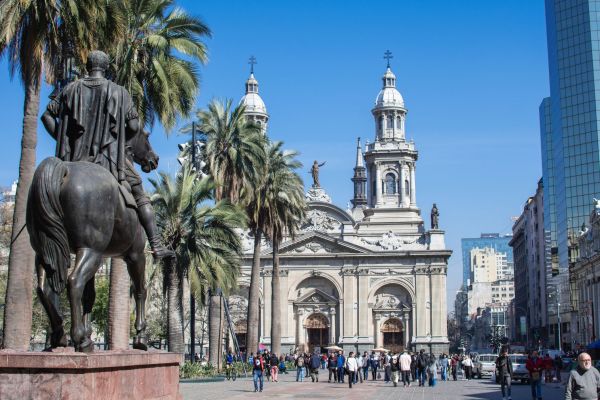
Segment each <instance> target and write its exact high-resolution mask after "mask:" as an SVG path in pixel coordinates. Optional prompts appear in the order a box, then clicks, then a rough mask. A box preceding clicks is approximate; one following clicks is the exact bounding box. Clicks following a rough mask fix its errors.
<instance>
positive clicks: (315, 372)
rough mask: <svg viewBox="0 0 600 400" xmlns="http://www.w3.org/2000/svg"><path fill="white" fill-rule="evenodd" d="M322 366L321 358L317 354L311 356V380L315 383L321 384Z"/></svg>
mask: <svg viewBox="0 0 600 400" xmlns="http://www.w3.org/2000/svg"><path fill="white" fill-rule="evenodd" d="M320 365H321V356H319V355H318V354H317V353H313V355H312V356H310V379H312V381H313V382H314V381H315V380H316V381H317V382H319V366H320Z"/></svg>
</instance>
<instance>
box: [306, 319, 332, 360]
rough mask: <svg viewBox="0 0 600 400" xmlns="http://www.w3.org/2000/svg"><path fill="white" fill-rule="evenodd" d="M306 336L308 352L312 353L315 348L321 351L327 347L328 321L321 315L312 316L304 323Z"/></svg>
mask: <svg viewBox="0 0 600 400" xmlns="http://www.w3.org/2000/svg"><path fill="white" fill-rule="evenodd" d="M304 327H305V328H306V333H307V336H308V351H309V352H311V353H312V352H313V351H314V349H315V347H320V350H321V351H323V350H324V348H325V346H327V345H329V320H328V319H327V317H326V316H325V315H323V314H312V315H311V316H309V317H308V318H307V319H306V322H305V323H304Z"/></svg>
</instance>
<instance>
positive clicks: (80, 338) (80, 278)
mask: <svg viewBox="0 0 600 400" xmlns="http://www.w3.org/2000/svg"><path fill="white" fill-rule="evenodd" d="M101 261H102V254H101V253H100V252H98V251H96V250H92V249H89V248H85V249H78V250H77V256H76V260H75V267H74V268H73V271H72V272H71V274H70V275H69V279H68V282H67V289H68V291H69V302H70V303H71V339H72V340H73V342H74V344H75V350H76V351H82V352H85V353H89V352H92V351H94V343H93V342H92V341H91V339H89V338H88V337H87V336H86V327H85V323H84V318H83V294H84V290H85V287H86V285H87V284H88V282H89V281H90V280H91V279H92V278H93V277H94V275H95V274H96V271H97V270H98V268H99V267H100V262H101Z"/></svg>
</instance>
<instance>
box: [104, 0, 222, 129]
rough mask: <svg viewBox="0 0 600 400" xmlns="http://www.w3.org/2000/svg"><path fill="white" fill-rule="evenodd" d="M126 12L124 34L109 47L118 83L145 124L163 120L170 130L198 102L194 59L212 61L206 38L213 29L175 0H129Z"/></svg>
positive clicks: (123, 11)
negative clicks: (135, 106)
mask: <svg viewBox="0 0 600 400" xmlns="http://www.w3.org/2000/svg"><path fill="white" fill-rule="evenodd" d="M121 15H122V17H121V19H122V20H123V22H124V33H123V35H121V37H120V39H119V40H118V41H117V42H116V43H115V44H114V45H112V46H110V47H109V51H110V55H111V56H112V58H113V59H114V64H113V74H114V78H115V82H117V83H118V84H120V85H123V86H124V87H125V88H126V89H127V91H128V92H129V93H130V94H131V96H132V98H133V101H134V103H135V104H136V105H137V107H138V111H139V115H140V117H141V118H142V120H143V121H144V122H145V123H146V124H149V125H152V124H153V123H154V120H155V118H158V120H159V121H160V123H161V125H162V126H164V127H165V128H166V129H167V130H170V129H171V128H172V127H173V126H174V125H175V122H176V121H177V118H179V117H180V116H188V115H189V113H190V111H191V110H192V108H193V106H194V102H195V99H196V94H197V93H198V91H199V89H200V82H199V73H198V69H197V67H196V64H195V63H194V62H195V61H196V62H200V63H201V64H204V63H206V61H207V60H208V57H207V53H206V47H205V45H204V43H203V42H202V41H201V38H202V37H210V35H211V33H210V29H209V28H208V27H207V26H206V25H205V24H204V23H203V22H202V21H201V20H200V19H199V18H197V17H193V16H191V15H189V14H187V13H186V12H185V11H184V10H182V9H181V8H178V7H174V0H126V1H123V2H121ZM182 55H183V56H185V58H184V57H182Z"/></svg>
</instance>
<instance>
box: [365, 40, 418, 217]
mask: <svg viewBox="0 0 600 400" xmlns="http://www.w3.org/2000/svg"><path fill="white" fill-rule="evenodd" d="M385 58H387V60H388V64H387V69H386V71H385V73H384V74H383V77H382V83H383V87H382V89H381V90H380V91H379V94H378V95H377V98H376V99H375V107H374V108H373V109H372V110H371V112H372V113H373V117H374V119H375V141H374V142H373V143H367V145H366V149H365V150H366V151H365V155H364V158H365V161H366V170H367V176H368V179H367V181H368V184H367V189H368V190H367V191H368V196H367V205H368V207H370V208H375V209H378V208H386V209H390V208H403V209H415V210H416V209H417V200H416V185H415V165H416V161H417V158H418V153H417V151H416V150H415V146H414V143H413V142H412V141H410V142H407V141H406V133H405V132H406V131H405V120H406V113H407V111H406V108H405V107H404V99H403V98H402V95H401V94H400V92H399V91H398V90H397V89H396V75H394V73H393V72H392V69H391V68H390V64H389V60H390V58H392V56H391V53H390V52H389V51H388V52H386V56H385Z"/></svg>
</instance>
